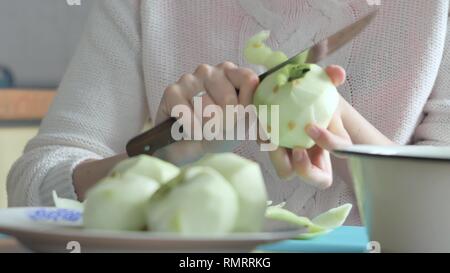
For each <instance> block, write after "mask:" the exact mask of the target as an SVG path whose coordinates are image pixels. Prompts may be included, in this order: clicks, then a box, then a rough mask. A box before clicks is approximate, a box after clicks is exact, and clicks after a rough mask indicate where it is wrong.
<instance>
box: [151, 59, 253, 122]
mask: <svg viewBox="0 0 450 273" xmlns="http://www.w3.org/2000/svg"><path fill="white" fill-rule="evenodd" d="M258 84H259V78H258V75H256V74H255V72H253V71H252V70H250V69H248V68H242V67H238V66H237V65H235V64H233V63H231V62H224V63H221V64H219V65H216V66H211V65H207V64H202V65H199V66H198V67H197V69H196V70H195V71H194V72H193V73H192V74H191V73H187V74H184V75H183V76H181V77H180V79H179V80H178V81H177V82H176V83H174V84H172V85H169V86H168V87H167V88H166V89H165V91H164V94H163V97H162V100H161V103H160V105H159V109H158V113H157V116H156V124H160V123H162V122H163V121H165V120H167V119H168V118H170V117H171V112H172V109H173V108H174V107H176V106H177V105H184V106H187V107H189V108H190V109H191V114H193V113H194V111H193V110H194V109H193V105H192V104H193V103H192V99H193V97H194V96H196V95H197V94H199V93H200V92H203V91H204V92H206V94H205V95H203V96H202V110H203V109H205V107H206V106H208V105H212V106H213V107H221V108H222V110H225V107H226V106H227V105H232V106H236V105H243V106H244V107H245V106H247V105H249V104H251V102H252V100H253V94H254V92H255V90H256V88H257V86H258ZM236 89H237V90H239V94H237V92H236ZM193 116H194V115H193ZM195 118H196V119H197V120H198V121H199V119H202V117H198V116H195Z"/></svg>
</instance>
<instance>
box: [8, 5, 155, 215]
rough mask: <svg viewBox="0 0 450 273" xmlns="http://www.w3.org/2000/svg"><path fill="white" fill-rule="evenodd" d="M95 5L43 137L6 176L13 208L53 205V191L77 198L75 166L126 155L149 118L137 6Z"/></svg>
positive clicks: (44, 125) (40, 135)
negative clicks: (129, 144) (94, 160)
mask: <svg viewBox="0 0 450 273" xmlns="http://www.w3.org/2000/svg"><path fill="white" fill-rule="evenodd" d="M96 2H97V3H96V4H95V6H94V8H93V10H92V12H91V14H90V17H89V21H88V22H87V27H86V30H85V32H84V34H83V37H82V39H81V42H80V44H79V46H78V48H77V50H76V53H75V56H74V57H73V59H72V61H71V63H70V65H69V67H68V70H67V72H66V74H65V76H64V78H63V80H62V82H61V85H60V87H59V89H58V92H57V96H56V98H55V100H54V102H53V104H52V106H51V107H50V109H49V113H48V115H47V116H46V118H45V119H44V120H43V122H42V124H41V127H40V130H39V133H38V135H37V136H36V137H34V138H33V139H32V140H31V141H30V142H29V143H28V144H27V146H26V147H25V150H24V154H23V155H22V157H21V158H19V159H18V160H17V161H16V162H15V164H14V165H13V167H12V169H11V171H10V173H9V175H8V181H7V183H8V184H7V189H8V203H9V206H48V205H53V201H52V197H51V196H52V195H51V193H52V190H55V191H56V192H57V193H58V194H59V195H60V196H62V197H65V198H71V199H76V198H77V196H76V193H75V190H74V187H73V181H72V172H73V170H74V168H75V167H76V166H77V164H79V163H80V162H82V161H85V160H87V159H102V158H105V157H109V156H113V155H115V154H118V153H121V152H124V151H125V145H126V142H127V141H128V140H129V139H130V138H132V137H133V136H134V135H136V134H138V133H139V131H140V130H141V129H142V126H143V124H144V123H145V121H146V119H148V115H149V114H148V113H149V109H148V104H147V99H146V96H145V90H144V83H143V75H142V74H143V73H142V65H141V41H140V39H141V38H140V37H141V35H140V17H139V3H140V1H138V0H99V1H96ZM43 69H45V68H43Z"/></svg>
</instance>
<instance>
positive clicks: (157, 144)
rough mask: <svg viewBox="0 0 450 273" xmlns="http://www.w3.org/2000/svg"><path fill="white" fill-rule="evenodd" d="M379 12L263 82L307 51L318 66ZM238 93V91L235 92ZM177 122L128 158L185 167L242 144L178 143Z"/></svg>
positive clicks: (151, 135)
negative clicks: (150, 158)
mask: <svg viewBox="0 0 450 273" xmlns="http://www.w3.org/2000/svg"><path fill="white" fill-rule="evenodd" d="M376 14H377V10H375V11H373V12H371V13H369V14H368V15H366V16H364V17H363V18H361V19H359V20H358V21H356V22H354V23H352V24H351V25H349V26H347V27H345V28H343V29H341V30H339V31H338V32H336V33H334V34H333V35H331V36H329V37H327V38H325V39H323V40H322V41H320V42H318V43H316V44H315V45H314V46H312V47H310V48H307V49H304V50H302V51H300V53H298V54H297V55H295V56H293V57H292V58H290V59H289V60H287V61H286V62H284V63H281V64H279V65H277V66H275V67H273V68H272V69H270V70H268V71H266V72H264V73H263V74H261V75H259V80H260V82H261V81H262V80H264V79H265V78H266V77H267V76H268V75H270V74H272V73H274V72H276V71H278V70H279V69H281V68H283V67H284V66H286V65H288V64H291V63H296V62H297V60H298V58H299V57H301V56H302V54H304V53H305V52H308V55H307V63H317V62H319V61H321V60H323V59H324V58H326V57H328V56H330V55H331V54H332V53H334V52H336V51H337V50H338V49H340V48H341V47H342V46H344V45H345V44H347V43H348V42H349V41H351V40H353V39H354V38H355V37H356V36H358V35H359V34H360V33H361V32H362V31H363V30H364V29H365V28H366V27H367V26H368V25H369V24H370V23H371V22H372V20H373V19H374V18H375V17H376ZM236 91H237V92H239V91H238V90H236ZM176 122H178V121H177V119H175V118H169V119H168V120H166V121H165V122H163V123H161V124H159V125H157V126H155V127H154V128H152V129H150V130H148V131H146V132H144V133H142V134H140V135H138V136H136V137H134V138H133V139H131V140H130V141H129V142H128V143H127V145H126V152H127V154H128V156H129V157H133V156H137V155H140V154H148V155H152V156H155V157H158V158H161V159H163V160H166V161H168V162H171V163H173V164H175V165H179V166H181V165H185V164H188V163H190V162H193V161H196V160H198V159H199V158H201V157H202V156H203V155H205V154H207V153H220V152H230V151H233V150H234V149H235V148H236V147H238V146H239V145H240V144H241V141H240V140H179V141H177V140H175V139H174V138H173V137H172V132H171V130H172V126H173V125H174V124H175V123H176Z"/></svg>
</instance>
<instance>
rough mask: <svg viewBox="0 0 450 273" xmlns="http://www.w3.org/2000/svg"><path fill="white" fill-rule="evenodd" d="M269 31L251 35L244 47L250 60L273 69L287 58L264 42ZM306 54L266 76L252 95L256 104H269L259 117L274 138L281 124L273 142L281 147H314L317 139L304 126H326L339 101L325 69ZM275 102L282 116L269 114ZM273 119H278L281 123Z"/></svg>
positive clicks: (269, 134) (267, 131)
mask: <svg viewBox="0 0 450 273" xmlns="http://www.w3.org/2000/svg"><path fill="white" fill-rule="evenodd" d="M269 34H270V32H268V31H262V32H260V33H258V34H256V35H255V36H253V37H252V38H250V39H249V41H248V42H247V44H246V48H245V50H244V54H245V57H246V59H247V61H248V62H249V63H252V64H256V65H263V66H265V67H266V68H267V69H270V68H272V67H273V66H276V65H278V64H280V63H282V62H284V61H286V60H287V57H286V55H284V54H281V53H280V52H274V51H272V50H271V49H270V48H269V47H267V46H266V45H265V44H264V41H266V40H267V39H268V37H269ZM306 57H307V56H306V55H305V56H302V57H301V58H298V59H297V60H296V63H292V64H289V65H286V66H285V67H283V68H282V69H280V70H278V71H276V72H274V73H272V74H271V75H269V76H268V77H266V78H265V79H264V80H263V81H262V82H261V83H260V85H259V86H258V88H257V90H256V93H255V96H254V98H253V103H254V104H255V105H256V106H262V105H266V106H268V113H267V116H266V117H260V122H261V123H262V124H261V125H262V126H263V128H264V129H265V131H266V133H267V134H268V136H270V137H271V139H272V140H273V139H274V138H273V137H272V135H271V130H272V128H279V139H278V140H277V142H278V143H274V144H275V145H278V146H281V147H286V148H294V147H302V148H311V147H312V146H313V145H314V144H315V143H314V141H313V140H312V139H311V138H310V137H309V136H308V135H307V134H306V132H305V127H306V126H307V125H308V124H310V123H316V124H317V125H319V126H322V127H327V126H328V125H329V123H330V121H331V118H332V117H333V114H334V112H335V111H336V109H337V106H338V103H339V94H338V92H337V89H336V87H335V86H334V84H333V82H332V81H331V79H330V78H329V76H328V74H327V73H326V71H325V70H324V69H322V68H321V67H320V66H318V65H315V64H306V63H304V62H305V60H306ZM272 105H278V106H279V111H280V112H279V120H271V118H270V117H271V112H270V110H271V107H270V106H272ZM273 122H278V126H274V124H273Z"/></svg>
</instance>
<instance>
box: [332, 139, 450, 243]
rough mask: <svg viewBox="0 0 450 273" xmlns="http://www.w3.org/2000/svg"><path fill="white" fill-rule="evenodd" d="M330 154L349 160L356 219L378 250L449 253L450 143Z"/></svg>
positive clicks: (358, 147) (358, 148)
mask: <svg viewBox="0 0 450 273" xmlns="http://www.w3.org/2000/svg"><path fill="white" fill-rule="evenodd" d="M334 153H335V154H337V155H338V156H344V157H346V158H348V159H349V165H350V170H351V174H352V177H353V181H354V187H355V193H356V198H357V200H358V207H359V211H360V214H361V217H362V221H363V223H364V225H365V226H366V227H367V230H368V235H369V238H370V240H371V241H376V242H378V243H379V244H380V247H381V251H382V252H450V147H431V146H366V145H355V146H353V147H349V148H345V149H341V150H336V151H334Z"/></svg>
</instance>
